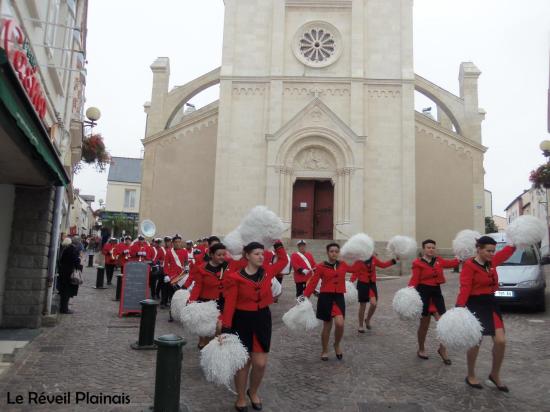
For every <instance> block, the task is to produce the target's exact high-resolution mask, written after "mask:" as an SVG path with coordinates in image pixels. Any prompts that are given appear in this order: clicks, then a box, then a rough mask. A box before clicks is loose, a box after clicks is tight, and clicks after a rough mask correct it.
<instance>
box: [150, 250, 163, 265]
mask: <svg viewBox="0 0 550 412" xmlns="http://www.w3.org/2000/svg"><path fill="white" fill-rule="evenodd" d="M165 257H166V249H165V248H163V247H162V246H153V259H152V260H153V263H155V264H157V263H158V264H160V265H161V266H164V258H165Z"/></svg>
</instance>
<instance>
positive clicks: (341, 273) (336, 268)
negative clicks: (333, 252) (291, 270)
mask: <svg viewBox="0 0 550 412" xmlns="http://www.w3.org/2000/svg"><path fill="white" fill-rule="evenodd" d="M347 272H349V266H348V265H347V264H346V263H345V262H340V261H337V262H336V263H335V264H334V265H333V264H330V263H328V262H323V263H319V264H317V266H315V271H314V272H313V276H312V278H311V279H310V281H309V282H308V283H307V286H306V289H305V290H304V296H305V297H306V298H309V297H310V296H311V294H312V293H313V291H314V290H315V287H316V286H317V283H319V280H321V293H323V292H328V293H346V273H347Z"/></svg>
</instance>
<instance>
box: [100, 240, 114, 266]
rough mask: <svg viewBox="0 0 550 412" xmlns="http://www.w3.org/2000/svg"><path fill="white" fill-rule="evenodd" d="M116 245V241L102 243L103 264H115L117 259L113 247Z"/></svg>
mask: <svg viewBox="0 0 550 412" xmlns="http://www.w3.org/2000/svg"><path fill="white" fill-rule="evenodd" d="M116 246H117V243H111V242H108V243H105V244H104V245H103V250H102V253H103V255H104V256H105V264H106V265H116V263H117V261H116V259H115V248H116Z"/></svg>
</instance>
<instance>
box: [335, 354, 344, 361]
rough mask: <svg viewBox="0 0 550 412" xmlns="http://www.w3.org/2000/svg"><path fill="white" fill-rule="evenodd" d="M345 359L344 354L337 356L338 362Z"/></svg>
mask: <svg viewBox="0 0 550 412" xmlns="http://www.w3.org/2000/svg"><path fill="white" fill-rule="evenodd" d="M343 358H344V354H343V353H340V354H338V353H337V354H336V359H338V360H342V359H343Z"/></svg>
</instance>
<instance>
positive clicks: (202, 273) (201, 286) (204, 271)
mask: <svg viewBox="0 0 550 412" xmlns="http://www.w3.org/2000/svg"><path fill="white" fill-rule="evenodd" d="M228 266H229V264H228V263H227V262H224V263H222V264H221V265H220V266H218V267H214V266H212V265H210V264H209V263H205V264H202V265H200V266H199V265H195V269H194V270H193V275H192V276H193V280H194V282H195V285H194V286H193V290H192V291H191V296H189V301H190V302H193V301H196V300H197V299H208V300H217V299H219V298H220V296H222V295H223V291H224V286H225V283H226V275H227V274H228V273H229V272H228V270H227V268H228ZM189 277H191V276H189ZM188 282H189V280H188ZM186 284H187V282H186Z"/></svg>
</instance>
